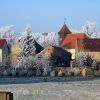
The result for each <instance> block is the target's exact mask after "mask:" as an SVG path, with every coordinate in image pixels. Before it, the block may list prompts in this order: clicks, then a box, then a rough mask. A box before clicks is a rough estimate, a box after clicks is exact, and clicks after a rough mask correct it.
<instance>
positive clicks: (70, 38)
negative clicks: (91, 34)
mask: <svg viewBox="0 0 100 100" xmlns="http://www.w3.org/2000/svg"><path fill="white" fill-rule="evenodd" d="M85 38H88V37H87V36H86V34H85V33H76V34H75V33H72V34H67V35H66V37H65V39H64V40H63V41H62V43H61V47H63V48H67V49H74V48H75V47H76V40H77V39H85Z"/></svg>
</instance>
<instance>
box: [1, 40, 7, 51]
mask: <svg viewBox="0 0 100 100" xmlns="http://www.w3.org/2000/svg"><path fill="white" fill-rule="evenodd" d="M5 43H6V40H5V39H0V49H1V48H3V46H4V44H5Z"/></svg>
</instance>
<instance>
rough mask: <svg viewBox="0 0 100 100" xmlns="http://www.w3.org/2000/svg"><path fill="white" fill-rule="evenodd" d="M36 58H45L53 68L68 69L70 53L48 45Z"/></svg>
mask: <svg viewBox="0 0 100 100" xmlns="http://www.w3.org/2000/svg"><path fill="white" fill-rule="evenodd" d="M37 56H38V58H41V59H42V58H43V57H44V56H47V59H48V58H49V61H50V63H51V65H52V66H53V67H70V61H71V53H69V52H67V51H66V50H64V49H62V48H60V47H56V46H51V45H50V46H48V47H47V48H45V49H44V50H42V51H41V52H40V53H38V54H37Z"/></svg>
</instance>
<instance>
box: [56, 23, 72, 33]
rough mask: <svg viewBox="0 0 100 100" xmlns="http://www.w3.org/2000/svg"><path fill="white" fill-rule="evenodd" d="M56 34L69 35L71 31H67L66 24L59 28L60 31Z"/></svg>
mask: <svg viewBox="0 0 100 100" xmlns="http://www.w3.org/2000/svg"><path fill="white" fill-rule="evenodd" d="M58 33H59V34H62V33H66V34H70V33H71V31H70V30H69V29H68V27H67V26H66V24H64V25H63V27H62V28H61V30H60V31H59V32H58Z"/></svg>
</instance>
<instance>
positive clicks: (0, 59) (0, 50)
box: [0, 49, 2, 63]
mask: <svg viewBox="0 0 100 100" xmlns="http://www.w3.org/2000/svg"><path fill="white" fill-rule="evenodd" d="M0 63H2V49H0Z"/></svg>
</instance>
